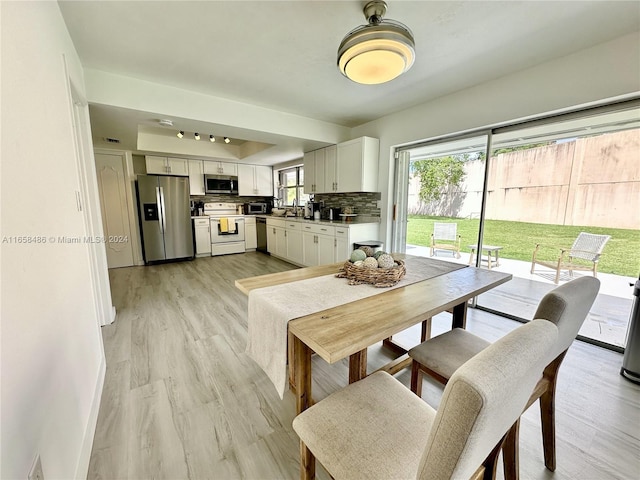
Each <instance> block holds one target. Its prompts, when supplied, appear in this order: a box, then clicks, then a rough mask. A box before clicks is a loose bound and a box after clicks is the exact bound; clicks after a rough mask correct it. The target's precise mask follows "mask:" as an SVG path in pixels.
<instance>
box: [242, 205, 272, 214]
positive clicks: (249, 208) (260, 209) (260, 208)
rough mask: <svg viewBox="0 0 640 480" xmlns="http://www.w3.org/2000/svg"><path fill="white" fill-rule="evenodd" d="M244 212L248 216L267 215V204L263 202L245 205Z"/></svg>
mask: <svg viewBox="0 0 640 480" xmlns="http://www.w3.org/2000/svg"><path fill="white" fill-rule="evenodd" d="M245 212H246V213H247V214H248V215H250V214H253V213H267V204H266V203H265V202H253V203H247V205H246V206H245Z"/></svg>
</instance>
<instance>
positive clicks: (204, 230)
mask: <svg viewBox="0 0 640 480" xmlns="http://www.w3.org/2000/svg"><path fill="white" fill-rule="evenodd" d="M193 228H194V230H195V239H196V257H210V256H211V233H210V232H211V230H210V229H211V222H210V221H209V217H205V218H194V219H193Z"/></svg>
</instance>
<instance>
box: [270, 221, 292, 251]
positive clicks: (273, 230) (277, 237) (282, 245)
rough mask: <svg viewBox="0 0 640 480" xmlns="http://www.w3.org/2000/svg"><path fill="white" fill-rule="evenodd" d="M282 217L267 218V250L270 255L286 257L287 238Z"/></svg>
mask: <svg viewBox="0 0 640 480" xmlns="http://www.w3.org/2000/svg"><path fill="white" fill-rule="evenodd" d="M284 227H285V221H284V220H283V219H279V218H278V219H276V218H267V251H268V252H269V253H270V254H271V255H275V256H277V257H280V258H284V259H286V258H287V238H286V236H285V233H284V232H285V228H284Z"/></svg>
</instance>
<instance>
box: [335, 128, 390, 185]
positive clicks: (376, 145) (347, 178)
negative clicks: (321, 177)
mask: <svg viewBox="0 0 640 480" xmlns="http://www.w3.org/2000/svg"><path fill="white" fill-rule="evenodd" d="M379 150H380V141H379V140H378V139H377V138H371V137H360V138H356V139H354V140H349V141H348V142H343V143H339V144H338V149H337V158H336V164H337V167H336V172H337V173H336V183H337V188H336V190H335V191H336V192H376V191H378V156H379V155H378V152H379Z"/></svg>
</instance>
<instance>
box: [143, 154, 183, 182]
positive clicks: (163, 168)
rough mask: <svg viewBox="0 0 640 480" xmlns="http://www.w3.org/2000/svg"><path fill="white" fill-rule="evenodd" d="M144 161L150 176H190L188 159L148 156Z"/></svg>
mask: <svg viewBox="0 0 640 480" xmlns="http://www.w3.org/2000/svg"><path fill="white" fill-rule="evenodd" d="M144 159H145V163H146V166H147V173H148V174H155V175H181V176H184V177H187V176H189V161H188V160H187V159H186V158H172V157H158V156H155V155H147V156H145V157H144Z"/></svg>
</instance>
